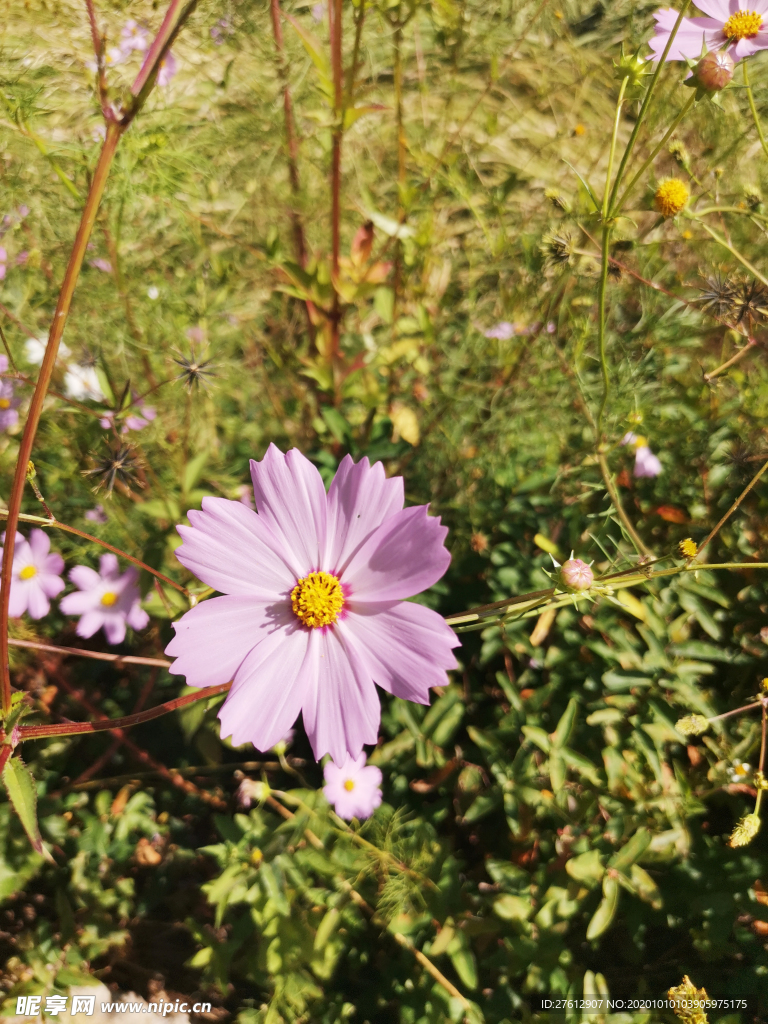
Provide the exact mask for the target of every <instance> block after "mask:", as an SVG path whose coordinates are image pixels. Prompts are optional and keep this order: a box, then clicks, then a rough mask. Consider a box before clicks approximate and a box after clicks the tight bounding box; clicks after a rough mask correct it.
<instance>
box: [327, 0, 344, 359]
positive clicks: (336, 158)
mask: <svg viewBox="0 0 768 1024" xmlns="http://www.w3.org/2000/svg"><path fill="white" fill-rule="evenodd" d="M328 18H329V22H330V34H331V65H332V68H333V95H334V127H333V132H332V137H331V271H332V278H333V282H334V289H333V307H332V309H331V317H330V323H331V359H332V361H334V362H335V360H336V359H337V358H338V356H339V335H340V327H341V323H340V321H341V303H340V301H339V292H338V288H337V287H336V282H337V281H338V277H339V255H340V251H341V146H342V140H343V138H344V83H343V71H342V47H341V43H342V0H328Z"/></svg>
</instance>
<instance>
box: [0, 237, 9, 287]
mask: <svg viewBox="0 0 768 1024" xmlns="http://www.w3.org/2000/svg"><path fill="white" fill-rule="evenodd" d="M7 264H8V253H7V252H6V250H5V249H4V248H3V246H2V245H0V281H4V280H5V273H6V270H7V269H8V267H7Z"/></svg>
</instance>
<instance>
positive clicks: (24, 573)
mask: <svg viewBox="0 0 768 1024" xmlns="http://www.w3.org/2000/svg"><path fill="white" fill-rule="evenodd" d="M33 576H37V569H36V568H35V567H34V565H25V566H24V568H23V569H22V570H21V572H20V573H19V579H20V580H31V579H32V577H33Z"/></svg>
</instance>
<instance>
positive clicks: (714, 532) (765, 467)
mask: <svg viewBox="0 0 768 1024" xmlns="http://www.w3.org/2000/svg"><path fill="white" fill-rule="evenodd" d="M767 470H768V461H766V462H764V463H763V465H762V466H761V467H760V469H758V471H757V473H755V475H754V476H753V477H752V479H751V480H750V481H749V483H748V484H747V486H746V487H745V488H744V490H743V491H742V492H741V494H740V495H739V496H738V498H737V499H736V500H735V501H734V503H733V504H732V505H731V507H730V508H729V509H728V511H727V512H726V513H725V515H724V516H723V517H722V519H721V520H720V522H719V523H717V525H716V526H714V527H713V528H712V529H711V530H710V531H709V533H708V534H707V536H706V537H705V538H704V540H703V541H702V543H701V544H700V545H699V550H698V552H697V553H696V555H695V556H694V557H693V559H692V560H691V565H696V559H697V558H698V557H699V555H700V554H701V552H702V551H703V550H704V548H705V547H706V546H707V544H709V542H710V541H711V540H712V539H713V538H715V537H716V536H717V535H718V533H719V532H720V530H721V528H722V527H723V526H724V525H725V523H726V522H727V521H728V520H729V519H730V518H731V516H732V515H733V513H734V512H735V511H736V509H737V508H738V507H739V505H741V503H742V501H744V499H745V498H746V496H747V495H748V494H749V492H750V491H751V490H752V488H753V487H754V486H755V484H757V482H758V481H759V479H760V477H761V476H762V475H763V474H764V473H765V472H766V471H767Z"/></svg>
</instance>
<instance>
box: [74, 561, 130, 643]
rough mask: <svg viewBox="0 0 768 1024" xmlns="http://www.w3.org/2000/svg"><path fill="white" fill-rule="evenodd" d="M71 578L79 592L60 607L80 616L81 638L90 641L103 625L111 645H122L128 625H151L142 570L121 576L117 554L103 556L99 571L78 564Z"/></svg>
mask: <svg viewBox="0 0 768 1024" xmlns="http://www.w3.org/2000/svg"><path fill="white" fill-rule="evenodd" d="M69 578H70V580H71V581H72V582H73V583H74V584H75V586H76V587H77V588H78V590H76V591H75V592H74V593H72V594H67V595H66V597H63V598H62V599H61V603H60V604H59V607H60V608H61V610H62V611H63V612H64V614H65V615H80V616H81V618H80V621H79V622H78V624H77V635H78V636H82V637H84V638H86V639H87V638H88V637H89V636H93V634H94V633H95V632H96V631H97V630H98V629H101V627H102V626H103V627H104V632H105V633H106V634H107V640H108V641H109V643H111V644H121V643H122V642H123V640H124V639H125V627H126V624H127V625H129V626H131V627H132V628H133V629H143V628H144V627H145V626H146V625H147V623H148V622H149V616H148V615H147V613H146V612H145V611H144V609H143V608H142V607H141V604H140V601H141V595H140V594H139V588H138V580H139V571H138V569H134V568H133V566H131V568H130V569H126V571H125V572H124V573H123V574H122V576H121V575H120V567H119V565H118V562H117V555H113V554H112V553H111V552H110V553H108V554H106V555H102V556H101V560H100V569H99V572H96V570H95V569H90V568H89V567H88V566H87V565H76V566H75V567H74V569H72V570H71V572H70V573H69Z"/></svg>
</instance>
